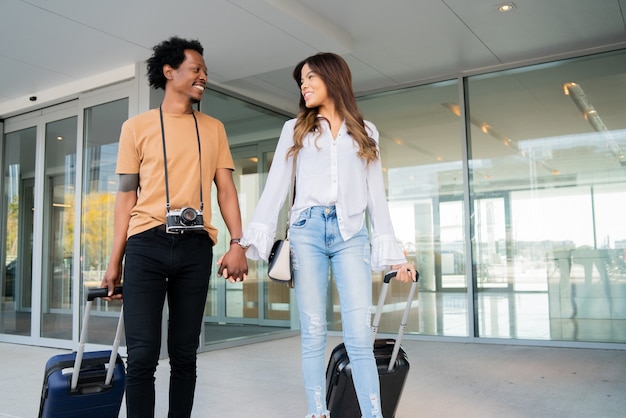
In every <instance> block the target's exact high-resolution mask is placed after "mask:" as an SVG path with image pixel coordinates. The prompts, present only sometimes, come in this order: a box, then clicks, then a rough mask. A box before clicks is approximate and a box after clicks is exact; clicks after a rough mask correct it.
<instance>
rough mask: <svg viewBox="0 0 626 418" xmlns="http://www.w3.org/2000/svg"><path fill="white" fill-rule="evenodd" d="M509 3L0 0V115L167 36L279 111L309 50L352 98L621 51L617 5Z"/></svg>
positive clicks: (141, 56) (565, 0)
mask: <svg viewBox="0 0 626 418" xmlns="http://www.w3.org/2000/svg"><path fill="white" fill-rule="evenodd" d="M514 3H515V5H516V6H517V7H516V9H515V10H514V11H513V12H511V13H508V14H500V13H497V12H496V11H495V6H496V4H497V2H493V1H492V0H471V1H470V0H419V1H415V0H393V1H387V2H381V1H371V0H211V1H205V0H179V1H177V2H175V3H172V2H170V1H165V0H108V1H106V2H92V1H83V0H55V1H49V0H1V1H0V38H1V39H2V40H3V42H2V43H1V44H0V64H1V67H0V71H2V77H0V108H2V104H3V103H9V102H12V101H14V100H18V102H20V103H21V101H22V100H24V98H26V99H27V98H28V96H29V95H37V94H38V93H39V92H42V91H50V90H51V89H53V88H55V87H58V86H59V85H64V84H66V83H68V82H72V81H77V80H82V79H88V78H90V77H94V76H96V75H98V74H102V73H105V72H108V71H110V70H113V69H115V68H120V67H126V66H129V65H131V64H134V63H137V62H141V64H140V65H144V64H143V61H144V60H145V59H146V58H148V57H149V56H150V54H151V52H152V47H153V46H154V45H155V44H157V43H158V42H160V41H162V40H164V39H166V38H168V37H170V36H172V35H179V36H182V37H186V38H196V39H199V40H200V41H201V42H202V44H203V46H204V47H205V60H206V62H207V66H208V67H209V72H210V75H209V78H210V80H211V82H212V83H215V84H217V85H219V86H222V87H224V88H226V89H233V90H235V91H236V92H238V93H240V94H244V95H247V96H250V97H251V98H253V99H256V100H260V101H263V102H265V103H268V104H270V105H273V106H275V107H278V108H281V109H285V110H288V111H292V109H293V108H294V106H295V105H297V97H298V96H297V94H298V93H297V89H294V87H295V86H294V82H293V80H292V78H291V70H292V69H293V67H294V66H295V64H296V63H297V62H298V61H300V60H301V59H303V58H305V57H307V56H309V55H312V54H314V53H316V52H318V51H331V52H336V53H339V54H340V55H342V56H344V57H345V58H346V60H347V61H348V62H349V64H350V66H351V69H352V72H353V79H354V87H355V91H356V92H357V94H359V93H363V92H369V91H374V90H384V89H392V88H396V87H398V86H406V85H410V84H417V83H422V82H425V81H431V80H442V79H447V78H454V77H456V76H457V75H458V74H461V73H468V72H477V71H483V70H484V69H487V68H494V66H498V65H500V64H503V65H511V64H513V63H518V62H521V61H524V60H528V59H537V58H541V57H544V56H558V55H559V54H572V53H574V52H575V51H585V50H587V49H588V48H596V47H604V48H607V47H608V46H610V45H613V44H615V43H624V45H626V28H625V24H624V22H625V10H626V0H600V1H589V0H550V1H547V0H515V1H514ZM619 45H621V44H619ZM42 96H43V95H42ZM292 100H293V101H296V103H292V102H291V101H292ZM288 103H289V104H288ZM43 104H44V103H41V105H43ZM5 108H6V107H5ZM18 110H19V109H18ZM2 116H4V115H0V117H2Z"/></svg>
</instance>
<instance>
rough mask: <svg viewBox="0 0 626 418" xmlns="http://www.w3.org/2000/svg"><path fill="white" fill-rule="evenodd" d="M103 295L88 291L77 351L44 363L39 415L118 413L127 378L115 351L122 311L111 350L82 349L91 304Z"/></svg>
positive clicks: (105, 417)
mask: <svg viewBox="0 0 626 418" xmlns="http://www.w3.org/2000/svg"><path fill="white" fill-rule="evenodd" d="M121 291H122V289H121V287H120V288H116V293H120V292H121ZM106 295H107V289H90V290H89V292H88V295H87V304H86V305H85V315H84V319H83V329H82V331H81V333H80V341H79V343H78V350H77V351H75V352H73V353H69V354H60V355H56V356H53V357H51V358H50V359H49V360H48V362H47V363H46V369H45V375H44V382H43V388H42V391H41V403H40V406H39V417H40V418H51V417H57V418H117V416H118V415H119V411H120V406H121V404H122V397H123V396H124V383H125V380H126V371H125V368H124V363H123V361H122V358H121V357H120V355H119V354H118V353H117V351H118V348H119V345H120V337H121V331H122V324H123V311H120V318H119V321H118V324H117V331H116V333H115V340H114V342H113V349H112V350H104V351H90V352H85V340H86V338H87V328H88V326H89V314H90V312H91V305H92V304H93V300H94V299H96V298H98V297H104V296H106ZM122 308H123V307H122ZM76 370H79V372H78V373H77V372H76Z"/></svg>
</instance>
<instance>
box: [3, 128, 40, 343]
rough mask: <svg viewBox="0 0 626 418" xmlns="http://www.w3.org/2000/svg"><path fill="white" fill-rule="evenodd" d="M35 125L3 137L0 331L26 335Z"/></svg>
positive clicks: (29, 304)
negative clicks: (0, 307) (2, 237)
mask: <svg viewBox="0 0 626 418" xmlns="http://www.w3.org/2000/svg"><path fill="white" fill-rule="evenodd" d="M36 142H37V128H36V127H34V126H33V127H29V128H25V129H21V130H18V131H15V132H11V133H8V134H6V135H5V136H4V142H3V144H4V150H3V154H2V155H3V159H4V161H3V164H2V167H4V176H3V179H2V196H3V208H2V212H1V213H2V215H3V216H2V231H3V234H2V235H3V236H4V239H3V242H2V245H3V254H2V262H3V264H2V265H3V266H4V268H3V269H2V273H1V275H0V278H1V280H0V283H1V286H0V293H1V294H0V297H1V298H2V299H1V304H2V309H1V310H0V333H2V334H14V335H22V336H29V335H30V334H31V328H32V318H31V313H32V309H31V308H32V302H31V300H32V299H31V298H32V286H33V280H32V279H33V275H32V260H33V210H34V204H35V203H34V184H35V148H36Z"/></svg>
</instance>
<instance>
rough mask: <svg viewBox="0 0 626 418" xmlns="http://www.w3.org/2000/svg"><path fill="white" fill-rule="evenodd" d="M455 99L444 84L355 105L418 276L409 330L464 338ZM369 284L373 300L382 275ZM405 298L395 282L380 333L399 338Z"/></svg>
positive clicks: (451, 85) (452, 88)
mask: <svg viewBox="0 0 626 418" xmlns="http://www.w3.org/2000/svg"><path fill="white" fill-rule="evenodd" d="M458 93H459V89H458V83H457V81H448V82H441V83H437V84H432V85H427V86H421V87H416V88H410V89H404V90H400V91H395V92H388V93H383V94H377V95H371V96H367V97H364V98H361V99H359V101H358V105H359V109H360V111H361V113H362V114H363V116H364V117H365V119H367V120H370V121H371V122H373V123H374V124H375V125H376V127H377V129H378V131H379V133H380V149H381V158H382V163H383V170H384V174H385V179H386V183H387V197H388V201H389V207H390V211H391V217H392V221H393V224H394V230H395V233H396V237H397V239H398V242H399V243H400V245H402V248H403V249H404V252H405V254H406V256H407V258H408V259H409V260H410V261H411V262H413V263H414V264H415V265H416V267H417V269H418V271H419V272H420V285H419V289H420V292H419V303H418V300H415V302H414V307H413V311H412V313H411V317H410V320H409V321H408V325H407V330H408V331H413V332H420V333H422V334H427V335H453V336H467V335H468V329H467V324H468V314H469V312H468V307H467V295H466V290H465V289H466V288H467V278H466V274H465V258H466V254H465V241H464V225H465V223H464V212H463V196H464V194H463V171H462V170H463V165H462V154H463V153H462V150H463V147H462V145H463V143H462V141H461V135H460V133H461V132H462V131H461V126H462V125H461V121H460V120H459V118H458V117H457V113H458V105H457V104H456V103H458ZM374 278H375V282H374V287H375V289H374V297H375V298H374V301H376V300H377V298H378V295H379V293H378V290H379V288H380V286H381V283H382V274H375V275H374ZM407 292H408V285H404V286H403V285H401V284H400V283H398V282H392V286H391V288H390V292H389V294H388V295H387V300H386V311H387V310H388V311H390V314H388V315H383V317H382V318H381V324H380V331H381V332H389V333H394V332H397V329H398V324H399V323H400V317H401V315H402V310H403V307H404V306H405V305H404V301H405V300H406V295H407ZM334 301H335V303H338V299H337V295H334ZM333 326H338V325H335V324H333Z"/></svg>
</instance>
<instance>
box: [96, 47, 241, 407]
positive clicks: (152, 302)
mask: <svg viewBox="0 0 626 418" xmlns="http://www.w3.org/2000/svg"><path fill="white" fill-rule="evenodd" d="M202 53H203V48H202V46H201V44H200V43H199V42H198V41H195V40H194V41H189V40H185V39H181V38H178V37H172V38H170V39H168V40H166V41H164V42H162V43H160V44H159V45H157V46H155V47H154V53H153V55H152V57H150V58H149V59H148V79H149V82H150V85H151V86H152V87H155V88H162V89H164V90H165V97H164V99H163V102H162V103H161V106H160V107H159V108H158V109H152V110H150V111H148V112H145V113H143V114H140V115H137V116H135V117H133V118H130V119H129V120H127V121H126V122H125V123H124V125H123V126H122V132H121V135H120V143H119V151H118V160H117V170H116V171H117V173H118V174H119V176H120V177H119V178H120V185H119V191H118V193H117V199H116V202H115V221H114V238H113V249H112V252H111V259H110V261H109V265H108V268H107V271H106V273H105V275H104V278H103V283H102V286H103V287H108V288H109V299H112V298H119V297H120V296H117V295H116V296H113V288H114V286H116V285H119V284H120V283H121V279H122V259H123V258H125V261H124V295H123V298H124V320H125V331H126V344H127V350H128V362H127V378H126V408H127V416H128V417H129V418H135V417H153V416H154V405H155V392H154V374H155V371H156V366H157V364H158V360H159V352H160V342H161V315H162V311H163V304H164V301H165V297H166V296H167V302H168V310H169V322H168V339H167V340H168V343H167V345H168V352H169V358H170V365H171V374H170V390H169V417H170V418H175V417H189V416H190V414H191V409H192V405H193V397H194V391H195V385H196V351H197V348H198V344H199V335H200V329H201V325H202V317H203V312H204V307H205V303H206V296H207V291H208V284H209V276H210V274H211V266H212V259H213V249H212V248H213V245H215V243H216V242H217V230H216V229H215V227H214V226H212V225H211V187H212V183H215V186H216V188H217V202H218V204H219V208H220V212H221V214H222V216H223V218H224V221H225V223H226V226H227V228H228V231H229V232H230V236H231V238H232V239H231V245H230V249H229V251H228V252H227V253H226V254H224V255H223V257H222V258H221V260H220V268H219V270H218V275H221V274H222V273H223V274H224V276H225V277H226V278H227V279H228V280H229V281H230V282H235V281H243V280H244V279H245V278H246V275H247V271H248V266H247V263H246V259H245V253H244V250H243V248H241V246H240V245H238V244H239V238H241V233H242V227H241V213H240V210H239V203H238V199H237V190H236V189H235V184H234V182H233V178H232V170H234V163H233V159H232V156H231V154H230V149H229V146H228V141H227V138H226V132H225V129H224V126H223V124H222V123H221V122H220V121H218V120H217V119H214V118H212V117H210V116H208V115H205V114H202V113H200V112H198V111H194V110H193V107H192V106H193V105H194V104H196V103H198V102H200V99H201V98H202V95H203V93H204V89H205V85H206V82H207V69H206V65H205V62H204V59H203V57H202Z"/></svg>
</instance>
